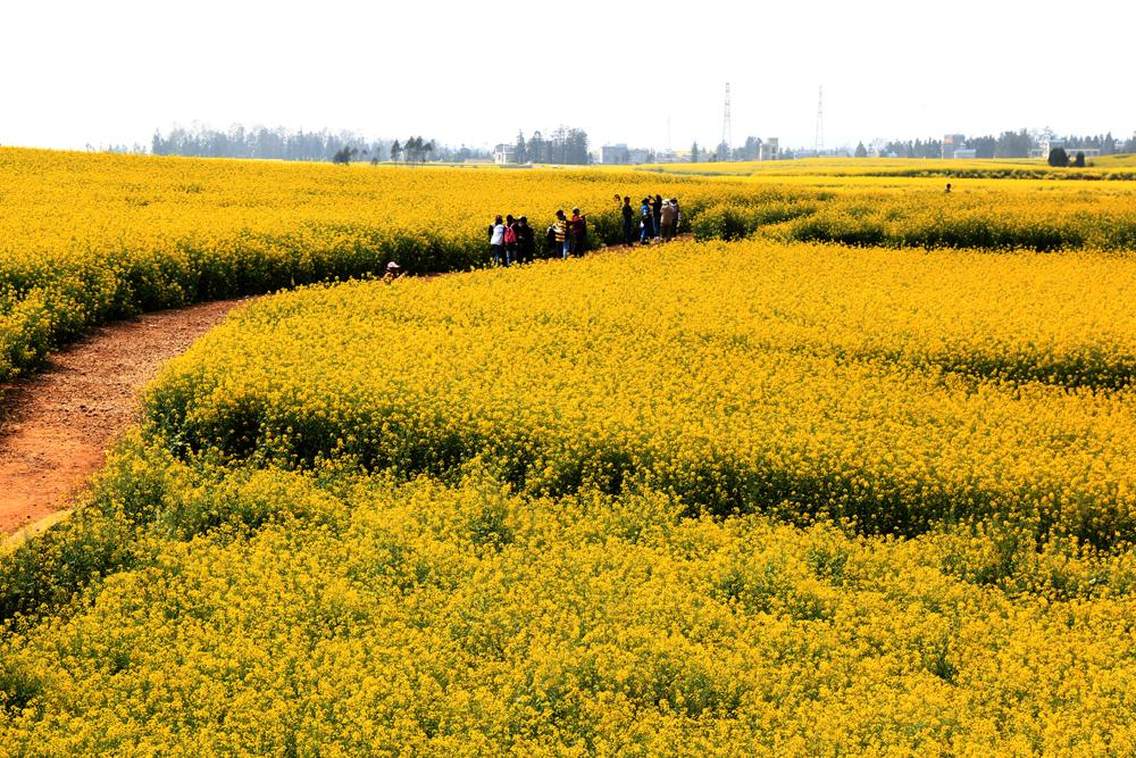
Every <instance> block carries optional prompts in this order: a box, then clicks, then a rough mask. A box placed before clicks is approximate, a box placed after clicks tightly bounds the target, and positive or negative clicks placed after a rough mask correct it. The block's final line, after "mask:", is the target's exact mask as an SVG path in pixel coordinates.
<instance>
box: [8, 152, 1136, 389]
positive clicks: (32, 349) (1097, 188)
mask: <svg viewBox="0 0 1136 758" xmlns="http://www.w3.org/2000/svg"><path fill="white" fill-rule="evenodd" d="M821 180H825V181H827V183H824V181H821ZM818 182H819V183H818ZM1074 185H1075V186H1074ZM941 190H942V187H941V183H940V182H938V180H936V181H935V182H933V183H931V182H927V181H923V180H919V179H903V178H895V177H888V178H884V179H880V178H873V177H843V176H832V177H819V178H818V177H815V176H814V177H799V176H798V177H780V176H763V177H753V178H746V177H738V178H728V177H727V178H721V177H698V176H687V177H683V176H670V175H660V174H654V173H649V172H642V171H640V172H632V171H613V170H610V169H590V170H564V169H559V170H558V169H538V170H524V171H521V170H515V171H504V170H499V169H496V168H493V167H480V168H427V167H420V168H395V167H372V166H354V167H341V166H331V165H323V164H318V165H304V164H284V163H274V162H268V161H259V162H254V161H210V160H193V159H176V158H145V157H137V156H115V155H89V154H76V153H56V152H41V151H30V150H15V149H10V148H0V380H3V379H7V378H11V377H12V376H13V375H14V374H16V373H18V372H19V371H21V370H23V369H26V368H29V367H32V366H35V365H36V364H37V363H38V362H39V361H41V360H42V358H43V357H44V355H45V354H46V353H47V351H48V350H50V349H51V348H52V347H53V346H56V345H58V344H60V343H61V342H63V341H66V340H68V339H72V338H74V337H75V336H77V335H79V334H81V333H82V332H83V331H84V330H85V329H87V328H88V327H89V326H90V325H91V324H94V323H98V322H101V321H105V320H107V319H111V318H117V317H122V316H126V315H130V314H134V313H137V312H139V311H144V310H151V309H156V308H163V307H170V306H177V305H181V304H184V303H188V302H193V301H197V300H204V299H215V298H221V297H231V296H236V295H241V294H252V293H261V292H269V291H273V290H276V289H280V288H283V287H290V286H293V285H296V284H303V283H308V282H317V281H330V280H333V279H336V278H347V277H358V276H366V275H369V274H371V273H374V272H376V271H379V270H381V269H382V267H383V266H384V265H385V264H386V263H387V262H388V261H390V260H395V261H397V262H399V263H400V264H401V265H402V266H403V267H404V269H405V270H407V271H410V272H412V273H414V272H424V271H452V270H466V269H470V268H475V267H480V266H483V265H486V263H487V261H488V251H487V249H486V237H485V228H486V225H487V224H488V223H489V221H490V220H491V218H492V216H493V215H494V214H496V213H508V212H511V213H514V214H518V215H519V214H527V215H528V216H529V218H530V220H531V222H532V224H533V225H534V226H535V227H536V229H537V231H538V235H537V236H538V244H539V245H543V238H542V235H541V234H540V232H541V231H542V230H543V229H544V226H545V225H546V223H549V222H551V219H552V215H553V213H554V212H555V210H556V209H557V208H561V207H563V208H568V209H570V208H572V207H574V206H579V207H581V208H583V209H584V210H585V211H586V212H588V213H589V214H591V215H590V222H591V236H592V239H593V242H594V243H595V244H597V245H598V244H600V243H602V242H609V243H610V242H616V241H620V240H622V238H623V231H622V228H621V221H620V216H619V213H618V211H617V208H616V206H615V203H614V200H613V198H614V196H615V195H617V194H618V195H629V196H631V197H632V200H633V202H638V200H639V199H640V198H641V197H642V196H644V195H647V194H656V193H666V194H667V195H677V196H678V197H680V199H681V202H682V208H683V214H684V218H685V222H684V230H685V229H689V228H693V230H694V232H695V234H696V235H697V236H699V237H701V238H722V239H731V238H735V237H744V236H750V235H754V234H759V235H762V236H769V237H773V238H776V239H779V240H798V241H832V242H842V243H847V244H882V245H891V246H930V247H940V246H943V247H980V248H999V249H1002V248H1019V247H1025V248H1031V249H1041V250H1058V249H1078V248H1084V247H1091V248H1107V249H1119V250H1130V249H1132V248H1133V247H1136V211H1134V210H1133V208H1134V199H1136V186H1134V185H1133V184H1131V183H1127V182H1109V183H1093V184H1092V185H1087V184H1084V183H1074V182H1045V181H1024V180H1023V181H1018V180H1005V181H975V182H972V183H971V184H970V185H968V187H967V188H966V189H965V190H961V191H959V192H956V193H955V194H953V195H950V196H944V195H943V193H942V192H941ZM692 225H693V227H692Z"/></svg>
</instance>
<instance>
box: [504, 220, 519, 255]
mask: <svg viewBox="0 0 1136 758" xmlns="http://www.w3.org/2000/svg"><path fill="white" fill-rule="evenodd" d="M516 225H517V221H516V219H514V218H513V214H512V213H510V214H509V215H508V216H505V265H506V266H508V265H510V264H511V263H512V262H513V261H515V260H516V259H517V226H516Z"/></svg>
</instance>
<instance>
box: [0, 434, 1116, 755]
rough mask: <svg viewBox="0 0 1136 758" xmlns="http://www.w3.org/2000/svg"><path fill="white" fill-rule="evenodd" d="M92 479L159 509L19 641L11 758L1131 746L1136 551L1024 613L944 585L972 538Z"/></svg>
mask: <svg viewBox="0 0 1136 758" xmlns="http://www.w3.org/2000/svg"><path fill="white" fill-rule="evenodd" d="M104 477H105V479H104V481H103V483H102V487H103V488H104V489H103V492H102V494H101V495H100V503H99V506H100V507H101V508H102V509H103V510H104V512H106V513H112V514H113V513H115V512H116V510H117V515H116V516H112V517H111V518H115V519H118V520H120V521H121V520H122V519H123V518H124V516H123V515H122V512H121V510H120V509H121V508H122V506H123V501H124V498H125V500H126V501H129V502H131V503H133V504H134V505H138V504H140V503H143V502H149V503H150V504H151V505H153V506H156V507H157V510H156V511H155V512H154V513H152V514H151V516H152V521H151V522H150V523H149V526H148V527H147V528H145V529H142V530H140V531H139V533H138V536H137V537H136V541H135V544H134V545H133V546H132V548H131V549H132V551H133V553H134V559H133V562H132V564H131V566H130V567H128V568H126V569H123V570H119V571H117V572H114V573H111V574H110V575H108V576H107V578H105V579H104V580H102V581H100V582H97V583H95V584H92V585H91V586H90V587H89V588H88V589H87V590H86V591H85V592H84V593H82V595H81V596H80V599H79V600H78V601H76V602H73V603H70V604H69V605H68V606H66V607H64V608H63V609H62V610H61V611H59V612H58V613H57V614H54V615H49V616H46V617H43V618H40V619H39V620H32V619H25V620H22V621H17V622H16V623H14V624H10V625H9V628H8V630H7V634H6V635H5V636H4V638H3V641H2V642H0V753H3V754H12V755H16V754H24V753H29V752H30V753H36V754H43V755H65V754H66V755H69V754H76V753H91V752H115V753H153V752H161V753H172V754H194V755H200V754H217V753H251V752H255V753H293V754H311V753H315V752H319V753H321V754H331V755H350V754H361V753H386V752H399V753H407V752H410V753H415V754H427V755H454V754H459V755H474V754H486V753H494V754H500V753H507V752H511V753H515V754H533V753H536V754H598V755H617V754H618V755H624V754H636V755H661V754H665V755H692V756H693V755H705V754H716V755H753V754H768V755H818V754H838V753H844V752H849V751H853V752H857V753H864V754H879V755H884V754H887V755H895V754H919V755H944V756H946V755H979V754H995V755H1026V754H1039V753H1041V754H1063V755H1086V756H1087V755H1101V754H1113V755H1124V754H1129V753H1131V752H1132V751H1133V750H1136V729H1134V723H1136V716H1134V715H1133V710H1132V708H1131V702H1132V697H1133V696H1134V695H1136V655H1133V653H1136V642H1134V640H1133V638H1132V635H1131V630H1130V626H1131V618H1132V614H1133V612H1134V611H1136V605H1134V603H1136V600H1134V599H1133V595H1132V594H1131V589H1130V588H1131V587H1132V586H1133V582H1134V581H1136V564H1133V563H1132V560H1131V557H1129V558H1127V559H1125V560H1124V561H1122V562H1114V564H1113V565H1112V566H1111V567H1109V568H1108V570H1107V571H1105V572H1103V573H1102V572H1101V571H1100V568H1101V567H1100V566H1099V565H1098V566H1096V567H1095V568H1091V569H1089V570H1086V569H1088V566H1087V565H1080V566H1079V565H1077V562H1076V561H1075V560H1071V559H1070V558H1069V556H1068V554H1064V555H1062V554H1061V553H1059V552H1058V553H1053V554H1051V555H1048V556H1043V560H1041V561H1039V562H1038V565H1036V566H1035V567H1034V568H1033V569H1032V570H1031V571H1030V574H1031V575H1033V576H1036V577H1048V578H1050V579H1051V580H1052V581H1053V582H1054V586H1056V583H1057V582H1058V579H1059V578H1062V579H1063V581H1065V582H1069V583H1076V582H1077V581H1079V580H1080V581H1084V582H1085V586H1086V587H1088V588H1091V589H1089V590H1088V591H1087V592H1086V593H1085V594H1077V595H1074V596H1072V597H1070V596H1068V595H1066V596H1061V595H1060V594H1058V593H1055V592H1053V591H1052V590H1047V591H1044V592H1039V593H1037V594H1016V595H1011V594H1007V593H1005V592H1003V591H1001V590H999V589H997V588H992V587H987V586H982V585H981V584H976V583H974V581H973V580H972V579H971V578H967V577H960V576H958V575H955V574H953V573H952V572H951V570H950V569H951V567H952V566H953V565H954V564H955V563H956V562H957V561H959V560H960V559H961V560H962V561H964V562H967V563H968V564H969V565H971V566H975V567H977V566H979V565H980V564H981V563H982V559H981V548H980V547H979V546H978V543H979V541H978V540H973V539H968V538H965V537H960V538H946V537H935V538H930V537H924V538H918V539H915V540H909V541H896V540H891V539H865V538H854V537H849V536H847V535H846V534H845V533H843V532H841V531H840V530H838V529H835V528H833V527H831V526H823V525H817V526H813V527H810V528H808V529H803V530H802V529H798V528H794V527H790V526H786V525H778V524H775V523H772V522H771V521H769V520H768V519H767V518H765V517H761V516H757V515H748V516H736V517H731V518H727V519H725V520H721V521H715V520H712V519H710V518H706V517H703V518H698V519H689V518H683V517H682V515H681V514H682V512H683V510H684V506H683V505H682V504H681V503H679V502H676V501H675V500H673V499H672V498H669V497H667V496H665V495H663V494H661V493H652V492H643V493H640V494H638V495H634V496H625V497H621V498H614V499H613V498H611V497H607V496H603V495H600V494H598V493H596V492H594V491H590V492H581V493H578V494H577V495H572V496H567V497H563V498H560V499H557V500H550V499H545V498H537V499H532V498H526V497H519V496H516V495H513V494H510V493H509V491H508V487H507V486H503V485H502V484H501V483H500V482H498V481H496V480H494V479H493V478H492V477H491V476H489V475H487V474H486V473H485V472H483V471H480V470H478V469H477V468H473V469H470V470H467V472H466V473H465V475H464V477H463V480H462V482H461V483H458V484H455V485H453V486H447V485H443V484H440V483H437V482H434V481H431V480H429V479H417V480H415V481H413V482H410V483H407V484H402V485H399V484H396V483H394V482H392V481H391V480H390V479H389V478H387V477H385V476H382V475H377V476H358V475H351V474H346V473H344V472H343V471H342V470H339V471H336V470H335V469H334V468H326V469H322V470H321V471H319V472H314V473H312V474H304V475H300V474H296V473H292V472H286V471H282V470H279V469H273V468H267V469H261V470H255V469H243V468H237V469H229V470H226V471H225V472H224V473H223V474H222V475H220V476H217V475H215V474H213V475H202V474H200V473H193V472H191V471H190V470H189V469H187V467H185V466H184V465H183V464H178V463H174V462H170V461H169V460H167V459H166V458H165V457H164V456H163V454H162V453H161V452H160V451H152V450H151V451H145V450H142V449H139V448H132V449H129V450H124V451H122V452H121V453H120V455H119V457H118V458H116V459H115V460H113V461H112V463H111V466H110V468H109V469H108V471H107V473H106V474H105V475H104ZM143 491H146V492H147V493H148V494H143ZM129 493H133V495H131V494H129ZM154 498H156V499H157V500H156V501H155V500H154ZM136 515H137V514H136ZM88 516H90V511H86V512H84V514H80V516H79V519H80V521H79V523H81V522H82V520H83V519H84V518H87V517H88ZM86 523H87V524H88V525H90V524H93V523H94V518H93V517H92V518H87V521H86ZM204 525H208V526H209V527H210V528H209V531H208V532H207V533H206V534H204V535H200V534H199V535H198V536H193V535H194V534H197V533H198V532H199V530H200V527H202V526H204ZM67 528H71V529H76V528H78V525H77V522H74V521H73V522H70V523H69V524H68V525H67ZM183 528H188V532H183V531H182V529H183ZM1026 554H1027V555H1028V554H1032V555H1033V556H1034V560H1035V561H1036V560H1038V556H1039V554H1038V552H1037V551H1035V550H1034V549H1033V547H1032V546H1031V547H1030V548H1029V550H1028V551H1026ZM1102 577H1108V578H1110V579H1111V580H1112V581H1113V583H1114V584H1113V587H1112V588H1111V591H1109V590H1107V589H1102V587H1103V584H1102V583H1101V582H1098V581H1096V580H1097V579H1100V578H1102ZM1122 582H1125V583H1126V584H1127V587H1128V588H1129V589H1127V590H1126V589H1124V588H1123V586H1122Z"/></svg>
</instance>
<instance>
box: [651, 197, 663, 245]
mask: <svg viewBox="0 0 1136 758" xmlns="http://www.w3.org/2000/svg"><path fill="white" fill-rule="evenodd" d="M651 213H653V214H654V216H655V237H659V236H661V235H662V233H663V196H662V195H655V204H654V205H652V206H651Z"/></svg>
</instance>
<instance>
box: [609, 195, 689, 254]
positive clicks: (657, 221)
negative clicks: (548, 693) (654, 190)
mask: <svg viewBox="0 0 1136 758" xmlns="http://www.w3.org/2000/svg"><path fill="white" fill-rule="evenodd" d="M616 198H617V200H618V196H616ZM620 213H622V214H623V244H625V245H633V244H635V231H636V225H635V210H634V209H633V208H632V207H631V198H630V197H626V196H625V197H624V198H623V205H622V207H621V208H620ZM680 223H682V212H681V211H680V210H679V207H678V198H675V197H672V198H670V199H669V200H664V199H663V196H662V195H655V196H654V197H649V196H648V197H645V198H643V200H642V201H641V202H640V203H639V226H638V231H639V244H641V245H646V244H647V243H649V242H650V241H651V240H662V241H663V242H669V241H670V240H672V239H674V236H675V234H676V233H677V231H678V228H679V224H680Z"/></svg>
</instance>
